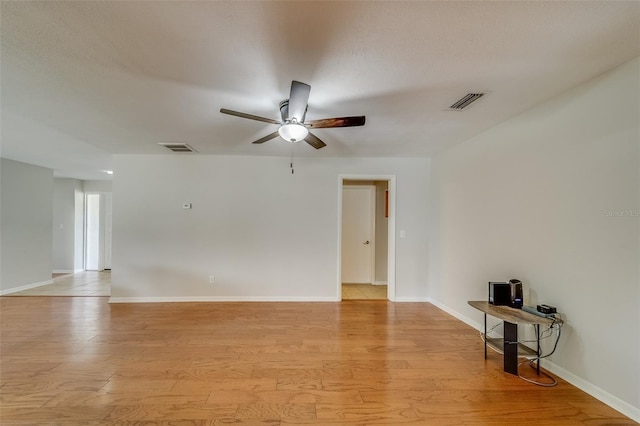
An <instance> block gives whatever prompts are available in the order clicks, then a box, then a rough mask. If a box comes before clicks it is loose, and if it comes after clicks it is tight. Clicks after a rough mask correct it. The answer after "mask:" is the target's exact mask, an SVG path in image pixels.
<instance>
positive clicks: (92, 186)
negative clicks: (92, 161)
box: [82, 180, 113, 192]
mask: <svg viewBox="0 0 640 426" xmlns="http://www.w3.org/2000/svg"><path fill="white" fill-rule="evenodd" d="M112 186H113V185H112V182H111V181H110V180H83V181H82V189H83V190H84V192H111V188H112Z"/></svg>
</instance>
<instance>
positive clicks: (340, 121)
mask: <svg viewBox="0 0 640 426" xmlns="http://www.w3.org/2000/svg"><path fill="white" fill-rule="evenodd" d="M310 92H311V86H309V85H308V84H305V83H301V82H299V81H295V80H294V81H292V82H291V92H290V94H289V99H285V100H284V101H282V102H280V116H281V117H282V121H277V120H272V119H270V118H265V117H259V116H257V115H252V114H246V113H244V112H238V111H233V110H230V109H226V108H221V109H220V112H221V113H223V114H229V115H235V116H236V117H242V118H248V119H250V120H257V121H263V122H265V123H271V124H277V125H279V126H280V127H279V128H278V130H276V131H275V132H273V133H271V134H269V135H267V136H265V137H263V138H260V139H258V140H257V141H254V142H253V143H256V144H261V143H265V142H267V141H270V140H271V139H273V138H276V137H278V136H281V137H282V138H283V139H284V140H286V141H288V142H292V143H296V142H301V141H305V142H306V143H308V144H309V145H311V146H312V147H314V148H315V149H320V148H322V147H325V146H327V144H325V143H324V142H322V141H321V140H320V139H319V138H318V137H317V136H315V135H314V134H313V133H310V132H309V129H326V128H330V127H353V126H363V125H364V122H365V117H364V115H360V116H355V117H336V118H323V119H320V120H310V121H307V122H305V121H304V119H305V115H306V114H307V102H308V101H309V93H310Z"/></svg>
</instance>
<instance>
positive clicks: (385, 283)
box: [372, 281, 387, 285]
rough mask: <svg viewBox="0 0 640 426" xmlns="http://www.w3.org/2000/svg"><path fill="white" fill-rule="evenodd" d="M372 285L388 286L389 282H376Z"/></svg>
mask: <svg viewBox="0 0 640 426" xmlns="http://www.w3.org/2000/svg"><path fill="white" fill-rule="evenodd" d="M372 284H373V285H387V282H386V281H374V282H373V283H372Z"/></svg>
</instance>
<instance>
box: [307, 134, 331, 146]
mask: <svg viewBox="0 0 640 426" xmlns="http://www.w3.org/2000/svg"><path fill="white" fill-rule="evenodd" d="M304 141H305V142H306V143H308V144H309V145H311V146H312V147H314V148H315V149H320V148H323V147H325V146H327V144H326V143H324V142H322V141H321V140H320V139H319V138H318V137H317V136H316V135H314V134H312V133H309V134H308V135H307V137H306V138H304Z"/></svg>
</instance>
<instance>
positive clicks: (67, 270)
mask: <svg viewBox="0 0 640 426" xmlns="http://www.w3.org/2000/svg"><path fill="white" fill-rule="evenodd" d="M51 272H52V273H54V274H73V273H74V272H75V271H74V270H73V269H54V270H53V271H51Z"/></svg>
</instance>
